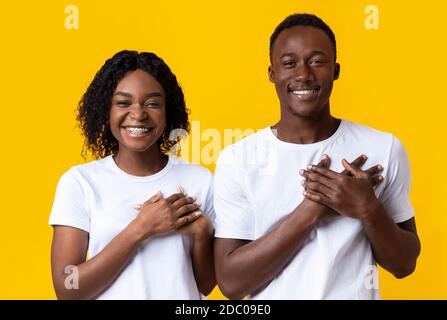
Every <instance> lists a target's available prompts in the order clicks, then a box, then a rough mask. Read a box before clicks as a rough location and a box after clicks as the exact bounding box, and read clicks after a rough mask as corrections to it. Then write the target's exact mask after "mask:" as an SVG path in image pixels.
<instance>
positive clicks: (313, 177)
mask: <svg viewBox="0 0 447 320" xmlns="http://www.w3.org/2000/svg"><path fill="white" fill-rule="evenodd" d="M300 175H302V176H303V177H305V178H306V180H309V181H314V182H320V183H322V184H324V185H325V186H326V187H328V188H330V189H332V190H334V189H335V188H336V187H337V185H336V182H335V181H334V180H331V179H328V178H327V177H325V176H324V175H322V174H320V173H318V172H314V171H308V170H300Z"/></svg>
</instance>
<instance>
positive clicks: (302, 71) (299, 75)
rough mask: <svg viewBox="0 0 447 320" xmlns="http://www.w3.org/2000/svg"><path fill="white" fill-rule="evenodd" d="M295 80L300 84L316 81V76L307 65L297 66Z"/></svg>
mask: <svg viewBox="0 0 447 320" xmlns="http://www.w3.org/2000/svg"><path fill="white" fill-rule="evenodd" d="M295 80H297V81H300V82H303V81H312V80H315V78H314V74H313V73H312V70H311V68H310V66H309V65H308V64H307V63H299V64H297V66H296V68H295Z"/></svg>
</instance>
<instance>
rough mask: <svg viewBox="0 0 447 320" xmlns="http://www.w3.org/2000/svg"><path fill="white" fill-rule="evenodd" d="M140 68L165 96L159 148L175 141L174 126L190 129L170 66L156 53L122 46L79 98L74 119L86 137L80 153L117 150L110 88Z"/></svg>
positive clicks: (100, 153) (103, 154)
mask: <svg viewBox="0 0 447 320" xmlns="http://www.w3.org/2000/svg"><path fill="white" fill-rule="evenodd" d="M135 70H143V71H146V72H147V73H149V74H150V75H152V76H153V77H154V78H155V79H156V80H157V81H158V82H159V83H160V84H161V86H162V87H163V89H164V91H165V96H166V128H165V130H164V132H163V133H162V135H161V137H160V138H159V139H158V141H157V143H158V147H159V148H160V151H161V152H164V153H167V152H169V151H170V149H171V148H172V146H174V145H175V144H176V143H177V142H178V139H177V140H176V141H172V140H170V139H169V134H170V132H171V131H172V130H174V129H184V130H185V131H186V132H189V122H188V114H189V110H188V109H187V108H186V104H185V98H184V95H183V91H182V89H181V87H180V85H179V83H178V82H177V78H176V76H175V75H174V74H173V73H172V71H171V69H170V68H169V66H168V65H167V64H166V63H165V62H164V61H163V60H162V59H161V58H160V57H158V56H157V55H156V54H155V53H152V52H141V53H139V52H137V51H128V50H123V51H120V52H118V53H117V54H115V55H114V56H113V57H112V58H110V59H108V60H107V61H106V62H105V63H104V65H103V66H102V67H101V69H100V70H99V71H98V72H97V73H96V75H95V77H94V79H93V81H92V82H91V84H90V85H89V87H88V88H87V91H86V92H85V94H84V95H83V97H82V99H81V101H80V102H79V105H78V109H77V120H78V121H79V125H80V128H81V131H82V133H83V135H84V137H85V142H84V147H83V150H82V156H83V157H84V158H85V154H86V153H87V151H90V152H91V153H92V155H93V157H94V158H96V159H98V158H104V157H106V156H108V155H112V154H116V153H117V152H118V141H117V140H116V138H115V137H114V136H113V134H112V132H111V130H110V124H109V116H110V108H111V104H112V96H113V92H114V91H115V89H116V86H117V85H118V82H119V81H120V80H121V79H122V78H124V76H125V75H126V73H128V72H129V71H135Z"/></svg>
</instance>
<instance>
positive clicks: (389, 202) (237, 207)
mask: <svg viewBox="0 0 447 320" xmlns="http://www.w3.org/2000/svg"><path fill="white" fill-rule="evenodd" d="M324 154H327V155H328V156H329V157H330V159H331V165H330V169H331V170H333V171H336V172H341V171H343V170H344V168H343V166H342V163H341V161H342V159H343V158H345V159H347V160H348V161H349V162H351V161H353V160H354V159H355V158H357V157H358V156H360V155H362V154H365V155H367V156H368V160H367V161H366V163H365V164H364V165H363V167H362V169H366V168H369V167H371V166H374V165H377V164H381V165H382V166H383V167H384V170H383V172H382V173H381V174H382V176H383V177H384V181H383V182H382V183H381V184H380V185H379V186H377V187H376V188H375V194H376V196H377V197H378V199H379V200H380V201H381V203H382V204H383V206H384V208H385V209H386V211H387V212H388V213H389V214H390V216H391V217H392V218H393V220H394V221H395V222H396V223H400V222H403V221H406V220H408V219H410V218H411V217H413V215H414V212H413V208H412V205H411V203H410V200H409V193H410V180H411V178H410V165H409V161H408V156H407V154H406V152H405V149H404V147H403V146H402V144H401V143H400V141H399V140H398V139H397V138H395V137H394V136H393V135H392V134H389V133H383V132H380V131H377V130H374V129H371V128H368V127H366V126H363V125H359V124H355V123H352V122H348V121H345V120H342V121H341V123H340V126H339V127H338V129H337V130H336V132H335V133H334V134H333V135H332V136H331V137H329V138H328V139H326V140H323V141H320V142H317V143H312V144H293V143H287V142H284V141H281V140H279V139H278V138H277V137H276V136H275V134H274V133H273V131H272V129H271V128H270V127H267V128H265V129H263V130H261V131H259V132H257V133H255V134H253V135H251V136H249V137H247V138H245V139H242V140H240V141H238V142H237V143H235V144H233V145H231V146H228V147H226V148H225V149H224V150H223V151H222V152H221V154H220V156H219V159H218V161H217V166H216V171H215V177H214V209H215V211H216V221H215V228H216V231H215V236H216V237H219V238H231V239H246V240H256V239H258V238H260V237H261V236H263V235H264V234H266V233H267V232H269V230H271V229H272V228H273V227H274V226H275V225H276V224H277V223H278V222H279V221H280V220H281V219H282V218H283V217H285V216H286V215H287V214H289V213H290V212H292V211H293V210H294V208H295V207H296V206H297V205H298V204H300V203H301V202H302V201H303V191H304V188H303V186H301V181H302V180H303V177H301V176H300V175H299V171H300V169H306V167H307V165H309V164H318V163H319V162H320V160H321V159H322V157H323V155H324ZM253 272H256V270H253ZM376 281H377V273H376V269H375V260H374V257H373V253H372V250H371V244H370V241H369V240H368V238H367V236H366V234H365V232H364V231H363V229H362V224H361V222H360V221H359V220H357V219H352V218H348V217H343V216H335V217H333V218H330V219H328V220H325V221H322V222H321V223H320V224H319V225H318V226H317V227H316V228H315V229H314V230H313V231H312V232H311V233H310V235H309V237H308V239H307V240H306V243H305V245H304V246H303V248H302V249H301V250H300V251H299V252H298V253H297V254H296V256H295V257H294V258H293V259H292V260H291V261H290V263H288V265H287V266H286V267H285V268H284V269H283V270H282V271H281V272H280V273H279V274H278V275H276V276H275V277H274V278H273V280H272V281H271V282H269V283H268V284H267V285H266V286H265V287H263V288H262V289H261V290H259V292H256V293H255V294H253V295H252V296H251V297H250V298H252V299H379V290H378V284H377V282H376Z"/></svg>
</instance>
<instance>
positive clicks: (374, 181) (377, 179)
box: [369, 176, 383, 187]
mask: <svg viewBox="0 0 447 320" xmlns="http://www.w3.org/2000/svg"><path fill="white" fill-rule="evenodd" d="M369 181H371V184H372V185H373V187H375V186H378V185H379V184H381V183H382V182H383V177H382V176H375V177H372V178H371V179H370V180H369Z"/></svg>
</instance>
